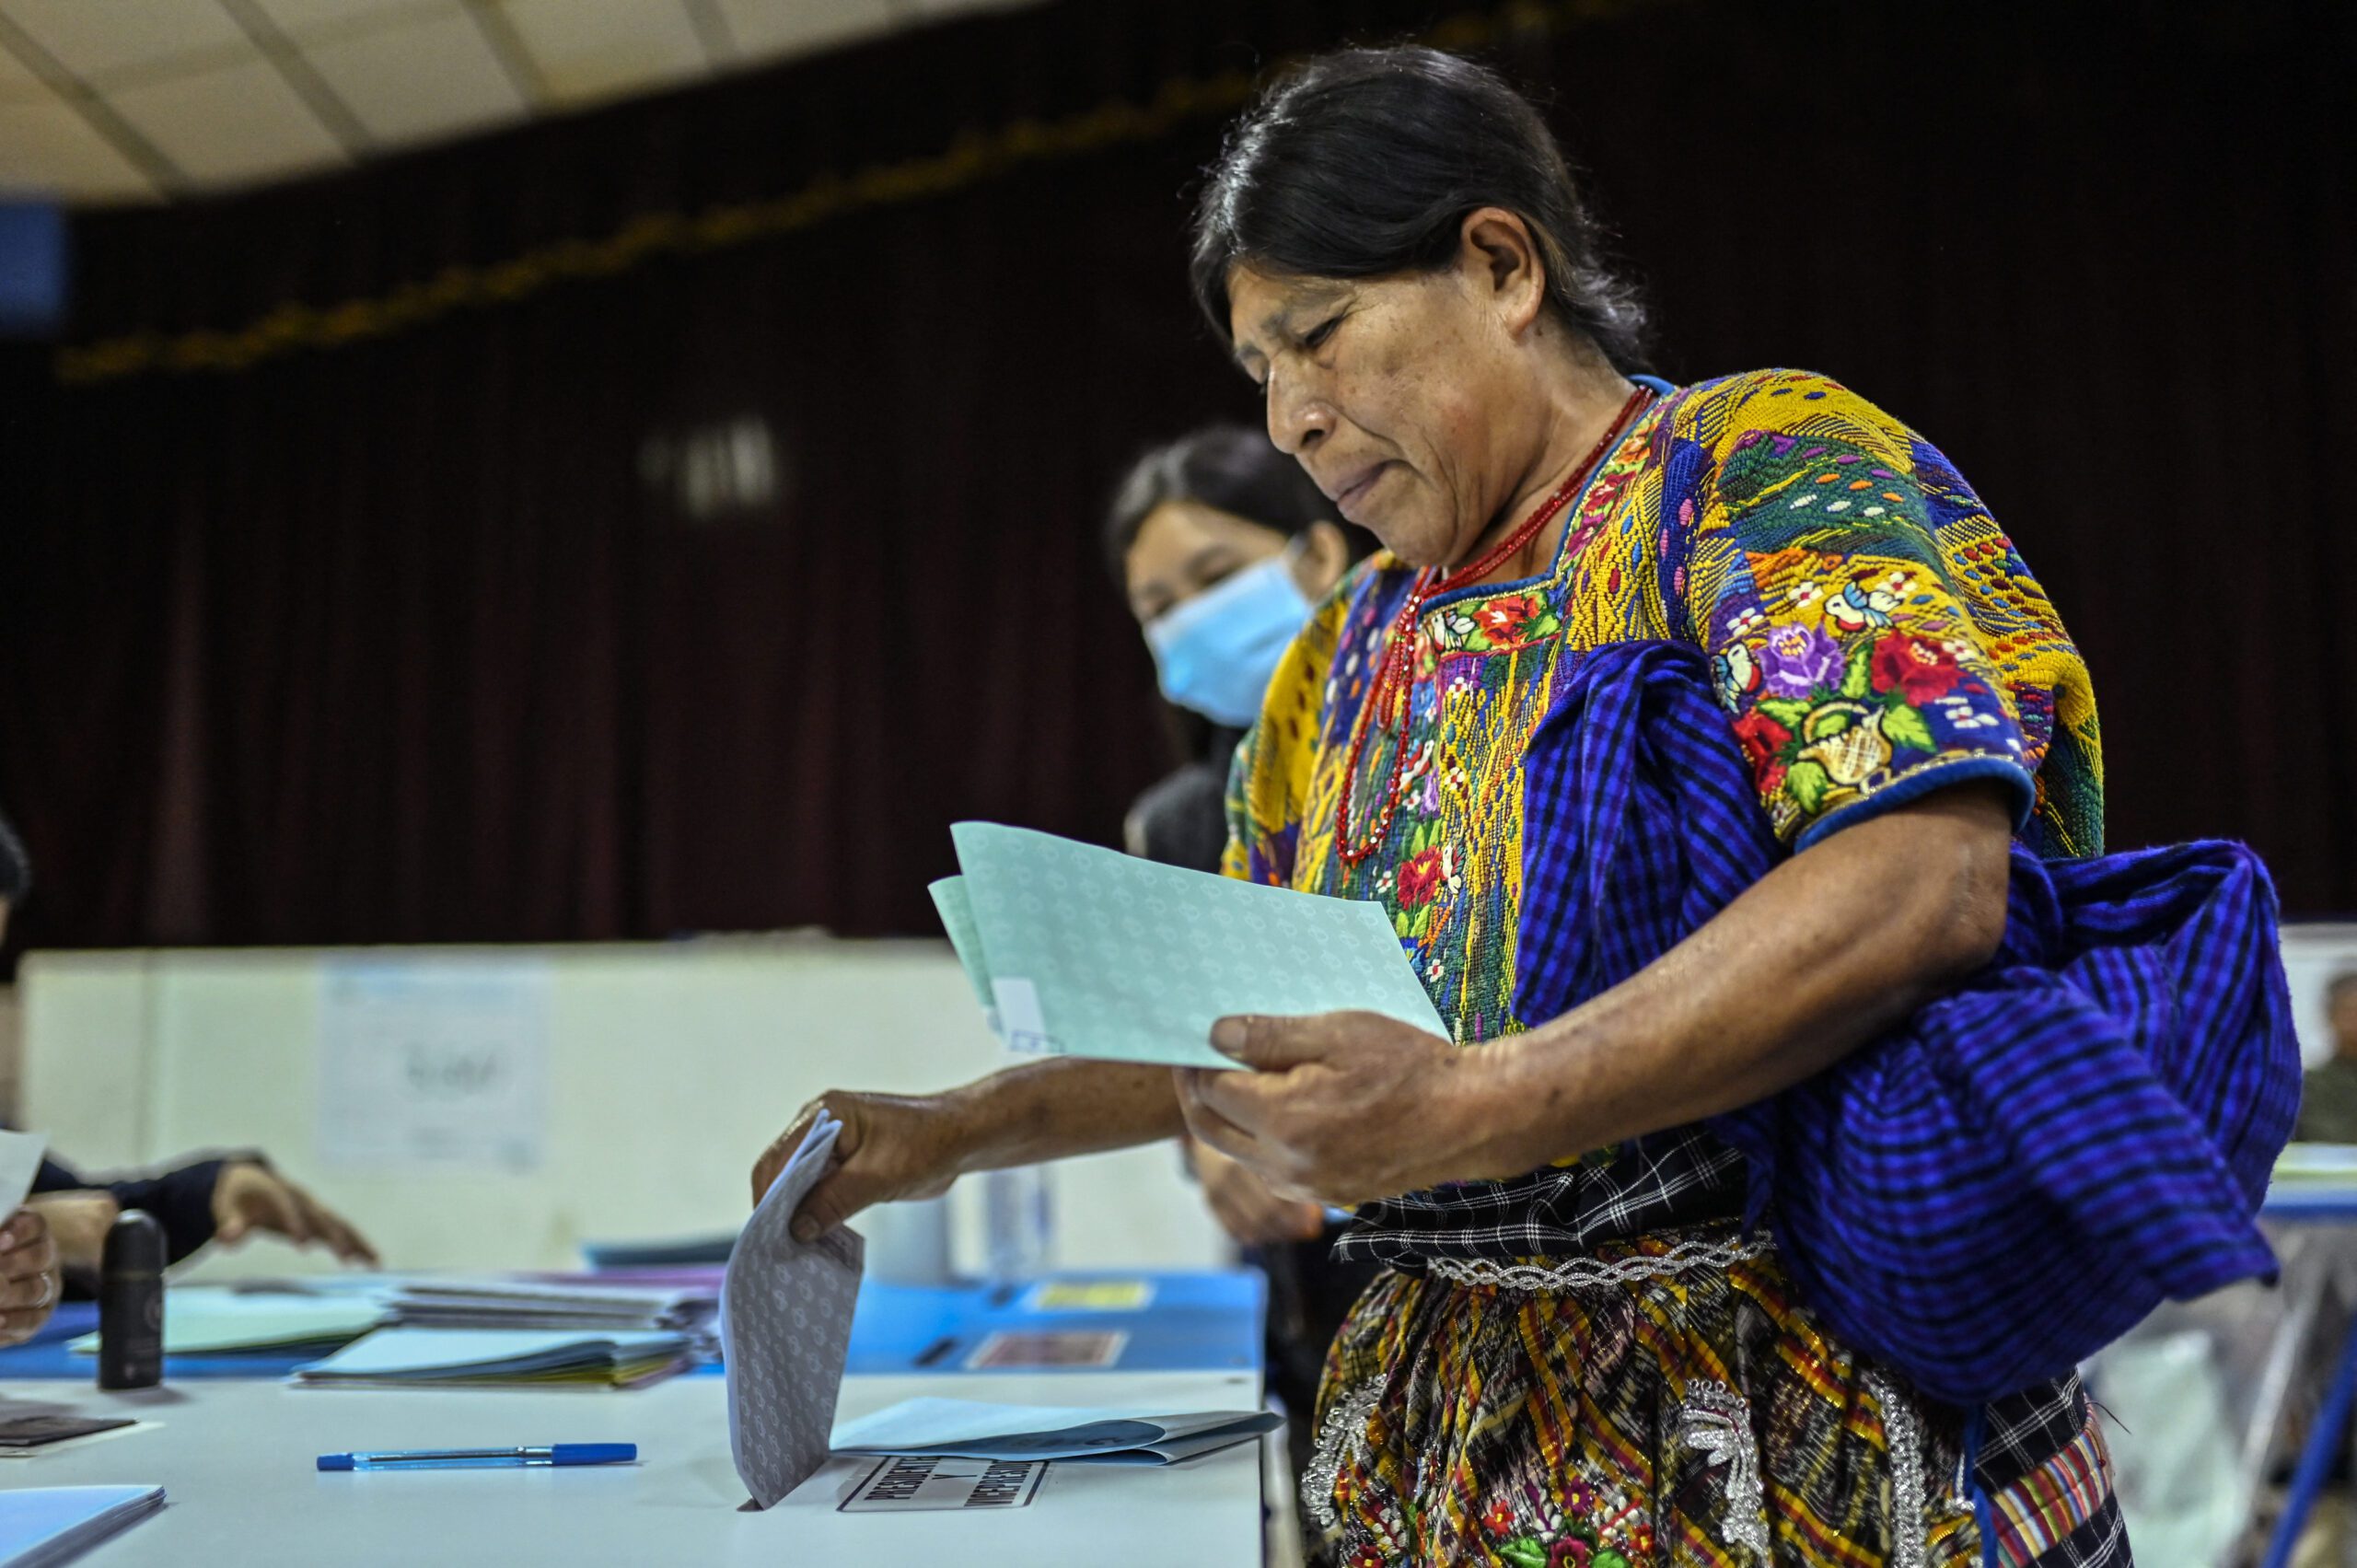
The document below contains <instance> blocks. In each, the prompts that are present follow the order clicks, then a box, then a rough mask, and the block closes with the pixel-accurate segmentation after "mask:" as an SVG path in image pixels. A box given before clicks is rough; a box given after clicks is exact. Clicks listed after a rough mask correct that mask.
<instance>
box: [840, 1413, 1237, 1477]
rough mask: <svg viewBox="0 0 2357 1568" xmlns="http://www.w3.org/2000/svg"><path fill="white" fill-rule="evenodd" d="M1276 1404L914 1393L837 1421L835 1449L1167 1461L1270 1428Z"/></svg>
mask: <svg viewBox="0 0 2357 1568" xmlns="http://www.w3.org/2000/svg"><path fill="white" fill-rule="evenodd" d="M1282 1423H1283V1417H1282V1416H1280V1415H1278V1414H1277V1413H1276V1412H1275V1411H1193V1412H1191V1413H1189V1414H1185V1415H1163V1414H1155V1413H1152V1412H1149V1411H1130V1410H1097V1409H1095V1408H1093V1407H1086V1406H1070V1405H1054V1406H1042V1405H993V1404H982V1403H979V1402H976V1401H974V1400H940V1399H915V1400H901V1401H900V1403H899V1404H897V1405H892V1406H889V1407H888V1408H886V1409H884V1410H880V1411H877V1412H876V1413H875V1414H873V1415H869V1416H863V1417H862V1418H860V1419H859V1420H857V1421H851V1422H845V1423H842V1425H840V1426H838V1427H836V1428H835V1434H834V1438H833V1444H832V1446H833V1447H834V1450H835V1452H837V1453H839V1454H939V1455H953V1456H956V1457H958V1458H971V1459H1066V1460H1072V1459H1079V1460H1086V1461H1090V1462H1094V1463H1098V1464H1114V1465H1168V1464H1177V1463H1178V1462H1179V1461H1180V1460H1181V1459H1190V1458H1194V1457H1195V1456H1196V1455H1198V1454H1208V1453H1212V1452H1214V1451H1215V1450H1217V1449H1221V1448H1227V1447H1232V1446H1235V1445H1237V1444H1238V1443H1243V1442H1247V1441H1248V1440H1250V1439H1252V1438H1254V1437H1258V1436H1259V1435H1260V1434H1262V1433H1264V1432H1273V1431H1274V1430H1276V1428H1277V1427H1278V1426H1279V1425H1280V1424H1282Z"/></svg>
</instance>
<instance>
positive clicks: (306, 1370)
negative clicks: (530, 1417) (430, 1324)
mask: <svg viewBox="0 0 2357 1568" xmlns="http://www.w3.org/2000/svg"><path fill="white" fill-rule="evenodd" d="M694 1362H695V1347H694V1344H693V1342H691V1340H690V1339H689V1338H688V1337H687V1336H686V1335H684V1334H677V1333H670V1332H667V1331H664V1330H651V1331H643V1332H636V1333H610V1334H595V1333H589V1334H585V1333H581V1332H578V1331H568V1330H557V1331H554V1332H548V1331H541V1330H530V1329H380V1330H377V1332H376V1333H373V1334H371V1335H369V1336H368V1337H367V1338H366V1339H365V1340H362V1341H360V1342H357V1343H355V1344H353V1345H349V1346H347V1347H345V1348H344V1349H343V1350H341V1351H338V1352H337V1353H335V1354H333V1355H331V1356H330V1357H328V1358H327V1359H326V1360H325V1361H315V1362H313V1363H311V1364H310V1365H308V1366H298V1367H296V1369H295V1382H296V1385H297V1386H299V1387H302V1388H559V1387H586V1388H639V1387H641V1386H643V1385H644V1384H647V1383H652V1382H655V1381H656V1380H657V1379H659V1378H663V1377H667V1376H670V1375H671V1374H672V1373H674V1372H679V1371H681V1370H684V1369H685V1368H686V1367H688V1366H691V1365H693V1364H694Z"/></svg>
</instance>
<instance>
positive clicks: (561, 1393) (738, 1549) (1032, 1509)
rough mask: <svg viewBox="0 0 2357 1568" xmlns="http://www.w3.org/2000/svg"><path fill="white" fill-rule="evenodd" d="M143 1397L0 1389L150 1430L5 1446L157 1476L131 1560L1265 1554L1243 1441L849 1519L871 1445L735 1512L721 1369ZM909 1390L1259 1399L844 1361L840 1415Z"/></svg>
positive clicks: (19, 1472)
mask: <svg viewBox="0 0 2357 1568" xmlns="http://www.w3.org/2000/svg"><path fill="white" fill-rule="evenodd" d="M159 1393H160V1397H157V1396H156V1395H151V1394H139V1395H110V1394H102V1393H99V1391H98V1390H96V1389H95V1388H90V1387H89V1386H88V1385H87V1384H70V1383H62V1382H15V1383H0V1396H5V1397H6V1398H8V1399H10V1400H33V1401H40V1402H44V1403H52V1404H68V1405H71V1406H73V1407H74V1408H75V1409H76V1410H77V1411H81V1412H83V1413H86V1414H92V1415H96V1414H109V1413H115V1414H130V1415H137V1416H139V1417H141V1418H142V1419H144V1420H149V1421H154V1422H157V1423H160V1424H158V1425H157V1426H156V1427H155V1428H153V1429H152V1430H143V1431H134V1432H130V1433H128V1434H122V1435H118V1436H110V1437H104V1438H99V1439H95V1440H90V1441H86V1442H84V1443H82V1444H80V1445H76V1446H69V1447H66V1448H64V1449H62V1450H55V1451H52V1452H50V1453H47V1454H44V1455H42V1456H41V1457H39V1458H27V1459H0V1486H71V1485H82V1484H92V1483H119V1482H157V1483H160V1484H162V1485H163V1487H164V1488H165V1491H166V1493H167V1496H168V1503H167V1506H166V1507H165V1509H164V1511H163V1512H162V1513H161V1514H159V1515H157V1516H156V1517H154V1518H151V1519H149V1520H147V1521H145V1523H143V1524H139V1525H136V1526H134V1527H132V1528H131V1529H130V1530H129V1531H127V1532H126V1533H124V1534H122V1535H121V1536H118V1537H116V1538H115V1539H113V1540H111V1541H109V1542H107V1543H106V1544H104V1545H102V1546H100V1547H99V1548H98V1549H97V1550H96V1551H93V1552H92V1553H91V1554H90V1555H89V1557H88V1558H87V1562H89V1563H90V1564H91V1565H92V1568H136V1565H138V1564H144V1563H156V1564H170V1565H172V1568H190V1565H192V1564H213V1563H240V1564H257V1565H261V1564H280V1563H284V1564H300V1565H302V1568H319V1565H322V1564H337V1563H361V1564H373V1563H385V1564H394V1563H399V1564H403V1565H421V1564H441V1563H486V1564H503V1565H504V1564H538V1563H563V1564H583V1563H629V1564H669V1563H699V1564H701V1563H761V1564H782V1563H810V1564H836V1563H843V1564H853V1563H869V1562H875V1563H887V1562H910V1563H916V1562H945V1563H946V1562H955V1563H958V1564H961V1565H988V1564H999V1563H1004V1564H1008V1565H1020V1568H1052V1565H1056V1564H1062V1563H1067V1562H1074V1563H1076V1562H1108V1561H1118V1562H1123V1563H1125V1564H1139V1565H1146V1564H1157V1563H1169V1564H1172V1565H1174V1568H1176V1565H1179V1564H1185V1565H1187V1568H1201V1565H1203V1564H1221V1565H1225V1564H1230V1563H1234V1564H1247V1563H1256V1562H1260V1551H1261V1532H1260V1495H1261V1474H1260V1466H1261V1453H1262V1446H1261V1445H1260V1444H1259V1443H1244V1444H1240V1445H1238V1446H1236V1447H1233V1448H1229V1449H1226V1450H1225V1451H1224V1452H1221V1453H1218V1454H1213V1455H1208V1456H1206V1457H1204V1458H1200V1459H1196V1460H1193V1461H1191V1462H1190V1463H1188V1464H1184V1465H1178V1466H1172V1467H1169V1468H1167V1469H1142V1468H1130V1467H1092V1466H1086V1465H1057V1466H1055V1467H1053V1468H1052V1469H1051V1470H1050V1471H1049V1474H1048V1477H1047V1481H1046V1483H1045V1484H1044V1485H1043V1486H1042V1487H1041V1488H1040V1492H1039V1497H1038V1499H1037V1500H1036V1501H1035V1502H1034V1503H1033V1504H1031V1505H1030V1506H1029V1507H1026V1508H1016V1509H1008V1510H1005V1511H1004V1512H997V1511H993V1512H990V1513H988V1514H981V1515H977V1514H973V1513H967V1512H962V1511H944V1512H939V1513H924V1514H842V1513H838V1512H836V1511H835V1504H837V1503H838V1502H839V1501H840V1500H841V1496H842V1492H843V1489H844V1488H845V1487H846V1486H847V1485H848V1484H849V1483H850V1481H852V1480H853V1478H854V1477H856V1476H857V1475H859V1474H861V1473H863V1472H864V1470H865V1467H866V1465H867V1464H869V1463H871V1462H872V1461H865V1460H859V1461H854V1460H851V1459H842V1458H839V1459H836V1460H834V1461H832V1462H831V1463H830V1464H829V1466H828V1467H827V1468H826V1469H824V1470H821V1471H820V1472H819V1474H818V1475H816V1476H814V1477H812V1478H811V1479H810V1481H807V1482H806V1483H805V1484H804V1485H803V1486H802V1487H801V1489H800V1490H798V1491H797V1492H795V1494H794V1495H793V1496H792V1497H789V1498H787V1499H786V1500H785V1501H784V1503H781V1504H778V1505H777V1506H776V1507H775V1508H772V1509H770V1510H769V1511H767V1512H766V1513H742V1512H739V1511H738V1508H739V1505H740V1504H743V1503H744V1502H745V1489H744V1487H743V1486H742V1484H740V1483H739V1482H738V1481H737V1471H736V1467H735V1466H734V1464H733V1463H732V1462H731V1461H730V1458H729V1454H728V1420H727V1411H726V1405H725V1403H724V1401H723V1387H722V1383H721V1380H720V1379H719V1378H717V1377H681V1378H674V1379H672V1380H671V1381H669V1382H668V1383H663V1384H659V1385H657V1386H656V1387H655V1388H647V1389H643V1390H640V1391H638V1392H635V1393H611V1392H604V1391H597V1390H580V1389H565V1390H552V1391H550V1392H546V1393H505V1392H498V1393H492V1392H473V1391H453V1392H439V1393H436V1392H412V1391H408V1390H361V1391H338V1392H325V1391H320V1390H317V1389H297V1388H286V1387H284V1386H283V1385H280V1384H277V1383H265V1382H245V1381H228V1380H220V1381H202V1382H186V1383H180V1384H177V1385H174V1386H172V1387H170V1388H166V1389H163V1390H160V1391H159ZM918 1394H935V1395H949V1396H953V1397H956V1398H960V1399H971V1400H1003V1401H1006V1402H1011V1403H1028V1404H1064V1405H1097V1406H1101V1407H1107V1408H1111V1407H1119V1406H1129V1407H1132V1408H1138V1407H1143V1408H1146V1409H1150V1410H1155V1411H1190V1410H1255V1409H1258V1408H1259V1407H1260V1386H1259V1379H1258V1378H1257V1377H1255V1376H1251V1375H1249V1374H1245V1373H1210V1372H1203V1373H1176V1372H1163V1373H1094V1372H1070V1373H1053V1374H1044V1375H1042V1374H1020V1375H1017V1374H1006V1375H1000V1374H966V1375H963V1376H958V1377H957V1378H955V1379H954V1380H953V1379H947V1378H944V1377H940V1376H877V1377H853V1378H848V1379H846V1380H845V1382H844V1385H843V1393H842V1410H841V1414H842V1416H843V1417H846V1418H848V1417H852V1416H857V1415H864V1414H866V1413H867V1412H869V1411H874V1410H877V1409H880V1408H882V1407H883V1406H885V1405H888V1404H890V1403H893V1402H894V1401H896V1400H903V1399H907V1398H910V1397H911V1396H913V1395H918ZM604 1442H623V1443H636V1444H637V1445H638V1446H639V1463H637V1464H636V1465H633V1466H615V1467H610V1468H585V1469H563V1470H557V1469H489V1470H455V1471H412V1472H401V1473H393V1474H385V1473H378V1474H373V1475H363V1474H336V1475H323V1474H320V1473H319V1471H318V1470H317V1469H315V1468H314V1463H313V1461H314V1460H315V1459H316V1458H317V1457H318V1456H319V1455H320V1454H326V1453H336V1452H343V1451H347V1450H355V1449H374V1448H428V1447H470V1446H483V1445H506V1444H535V1443H604Z"/></svg>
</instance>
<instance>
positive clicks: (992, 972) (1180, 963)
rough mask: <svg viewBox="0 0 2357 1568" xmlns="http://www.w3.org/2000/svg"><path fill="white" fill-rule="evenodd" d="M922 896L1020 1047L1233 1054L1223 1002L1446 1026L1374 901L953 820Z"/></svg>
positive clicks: (1125, 1056) (1158, 1058) (1254, 1009)
mask: <svg viewBox="0 0 2357 1568" xmlns="http://www.w3.org/2000/svg"><path fill="white" fill-rule="evenodd" d="M950 834H951V836H952V837H953V838H955V839H956V841H957V843H958V866H959V868H960V871H961V873H962V875H959V876H957V877H944V878H943V879H942V880H941V881H938V882H935V884H934V885H933V901H934V905H935V908H936V909H938V910H939V911H940V912H941V922H942V924H943V925H944V926H946V928H947V930H948V933H949V941H950V945H951V946H952V947H956V948H957V950H958V963H959V964H960V965H962V966H963V967H964V969H965V970H966V978H967V980H968V981H970V983H971V984H972V986H973V988H974V994H975V996H976V998H977V999H979V1000H980V1001H981V1005H982V1008H983V1011H984V1012H985V1014H987V1015H988V1016H989V1017H990V1019H991V1028H993V1030H995V1031H996V1032H997V1034H998V1036H999V1038H1000V1039H1002V1040H1004V1041H1005V1042H1006V1043H1007V1044H1008V1045H1009V1046H1011V1047H1013V1048H1014V1049H1016V1050H1018V1051H1039V1052H1042V1053H1046V1054H1050V1055H1067V1056H1098V1057H1106V1058H1109V1059H1111V1060H1114V1061H1119V1062H1153V1063H1167V1064H1168V1065H1170V1066H1174V1067H1233V1066H1235V1065H1236V1063H1233V1062H1231V1061H1229V1060H1228V1059H1227V1058H1226V1057H1225V1056H1222V1055H1221V1054H1220V1053H1219V1052H1218V1051H1213V1049H1212V1047H1211V1042H1210V1036H1211V1028H1212V1025H1213V1022H1214V1021H1216V1020H1217V1019H1219V1018H1221V1017H1224V1016H1227V1015H1229V1014H1235V1013H1261V1014H1296V1013H1330V1012H1336V1011H1340V1010H1343V1009H1349V1008H1357V1009H1363V1010H1364V1011H1367V1012H1373V1013H1381V1014H1383V1015H1385V1016H1387V1017H1393V1018H1397V1019H1399V1020H1400V1021H1401V1022H1403V1023H1409V1024H1413V1025H1415V1026H1416V1027H1417V1028H1422V1029H1429V1030H1430V1031H1432V1032H1433V1033H1434V1034H1437V1035H1441V1036H1443V1037H1444V1038H1445V1037H1446V1035H1447V1033H1448V1031H1447V1029H1446V1028H1443V1027H1442V1024H1441V1021H1440V1015H1439V1014H1438V1013H1436V1012H1434V1010H1433V1005H1432V999H1431V998H1430V997H1428V996H1427V995H1425V994H1424V988H1423V986H1422V984H1421V983H1419V982H1418V981H1417V979H1416V973H1415V970H1413V969H1412V968H1411V966H1410V964H1409V962H1408V958H1407V955H1406V953H1405V952H1404V951H1402V949H1401V948H1400V946H1399V937H1398V935H1395V934H1394V933H1393V931H1392V929H1391V922H1390V920H1389V919H1388V918H1387V916H1386V915H1385V914H1384V912H1383V911H1382V909H1381V908H1380V907H1379V906H1377V905H1376V904H1372V903H1364V902H1361V901H1359V900H1352V899H1328V898H1319V897H1318V896H1316V895H1314V894H1310V893H1296V892H1294V891H1292V890H1291V889H1285V888H1269V887H1262V886H1260V885H1259V884H1256V883H1251V882H1239V881H1237V880H1235V879H1234V878H1232V877H1213V876H1210V875H1208V874H1206V873H1204V872H1201V871H1189V870H1187V869H1185V868H1183V867H1181V866H1176V865H1157V864H1155V862H1153V861H1150V860H1143V859H1140V858H1138V857H1137V856H1135V855H1129V854H1120V852H1119V851H1116V850H1109V849H1099V848H1097V847H1096V846H1094V845H1091V844H1082V843H1074V842H1072V841H1071V840H1069V839H1060V838H1056V837H1054V836H1053V835H1052V834H1048V833H1035V832H1030V831H1028V830H1024V829H1021V828H1004V827H1000V826H998V825H997V824H995V823H992V822H960V823H958V824H957V825H956V826H955V827H953V828H952V829H950Z"/></svg>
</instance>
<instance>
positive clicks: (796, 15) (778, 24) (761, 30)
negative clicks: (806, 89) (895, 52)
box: [720, 0, 900, 60]
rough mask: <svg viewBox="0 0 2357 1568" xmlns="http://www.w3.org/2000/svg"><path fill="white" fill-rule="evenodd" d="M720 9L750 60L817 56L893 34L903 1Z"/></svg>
mask: <svg viewBox="0 0 2357 1568" xmlns="http://www.w3.org/2000/svg"><path fill="white" fill-rule="evenodd" d="M720 9H721V13H722V15H724V16H726V17H727V18H728V28H729V30H730V31H731V32H733V33H734V34H736V37H737V48H738V49H739V50H741V51H742V52H744V56H745V58H746V59H748V60H778V59H783V58H784V57H785V56H787V55H790V54H809V53H814V52H817V51H819V50H821V49H827V48H831V47H833V46H835V45H837V44H844V43H853V42H856V41H858V40H860V39H863V38H869V37H873V36H874V35H876V34H877V33H883V32H888V31H890V30H891V29H892V28H893V27H895V26H896V25H898V23H899V22H900V7H899V3H898V0H720Z"/></svg>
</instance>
